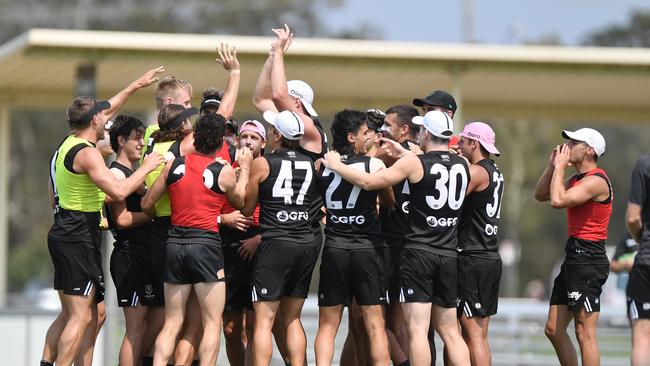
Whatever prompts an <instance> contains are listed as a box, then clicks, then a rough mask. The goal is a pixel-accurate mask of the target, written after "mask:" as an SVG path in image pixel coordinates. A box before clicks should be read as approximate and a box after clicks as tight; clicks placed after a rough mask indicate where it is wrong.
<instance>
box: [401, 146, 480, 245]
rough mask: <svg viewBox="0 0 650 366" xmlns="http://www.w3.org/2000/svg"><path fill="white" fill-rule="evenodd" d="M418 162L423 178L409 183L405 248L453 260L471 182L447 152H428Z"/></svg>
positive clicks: (456, 158) (461, 165)
mask: <svg viewBox="0 0 650 366" xmlns="http://www.w3.org/2000/svg"><path fill="white" fill-rule="evenodd" d="M418 159H419V160H420V163H421V164H422V168H423V169H424V175H423V177H422V180H420V181H419V182H417V183H413V182H411V183H409V187H410V190H411V203H410V205H409V218H410V222H411V231H410V232H409V233H407V234H406V242H405V247H406V248H416V249H423V250H428V251H430V252H433V253H436V254H439V255H446V256H456V247H457V245H458V238H457V236H456V235H457V232H458V221H459V218H460V212H461V206H462V204H463V201H464V200H465V192H466V191H467V185H468V184H469V180H470V175H469V168H468V166H467V162H466V161H465V159H463V158H461V157H460V156H457V155H454V154H452V153H450V152H448V151H430V152H428V153H425V154H422V155H418Z"/></svg>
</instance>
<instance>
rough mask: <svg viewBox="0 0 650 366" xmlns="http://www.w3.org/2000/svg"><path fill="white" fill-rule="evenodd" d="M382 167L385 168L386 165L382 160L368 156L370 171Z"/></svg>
mask: <svg viewBox="0 0 650 366" xmlns="http://www.w3.org/2000/svg"><path fill="white" fill-rule="evenodd" d="M384 168H386V165H385V164H384V162H383V161H381V160H379V159H377V158H370V173H374V172H376V171H379V170H382V169H384Z"/></svg>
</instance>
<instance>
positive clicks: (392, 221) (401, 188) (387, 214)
mask: <svg viewBox="0 0 650 366" xmlns="http://www.w3.org/2000/svg"><path fill="white" fill-rule="evenodd" d="M409 142H410V143H413V144H416V145H417V141H413V140H406V141H404V142H403V143H402V144H401V145H402V147H404V148H405V149H407V150H410V149H411V147H410V146H409ZM410 194H411V193H410V190H409V181H408V179H405V180H404V181H402V182H399V183H397V184H396V185H394V186H393V195H394V196H395V206H394V207H392V208H388V207H384V206H381V207H379V221H380V222H381V230H382V237H383V238H384V240H385V241H386V242H387V244H389V245H391V244H393V243H401V242H402V240H403V239H404V237H405V236H406V234H407V233H408V232H409V231H411V223H410V221H409V216H408V214H409V204H410V198H409V196H410ZM395 239H398V240H395Z"/></svg>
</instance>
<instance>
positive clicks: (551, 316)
mask: <svg viewBox="0 0 650 366" xmlns="http://www.w3.org/2000/svg"><path fill="white" fill-rule="evenodd" d="M562 136H563V137H564V138H566V139H568V140H569V141H568V142H567V143H564V144H562V145H558V146H557V147H556V148H555V149H554V150H553V152H552V153H551V156H550V158H549V164H548V166H547V168H546V170H545V171H544V173H543V174H542V176H541V177H540V178H539V181H538V182H537V187H536V188H535V199H537V200H538V201H550V202H551V206H552V207H553V208H566V209H567V222H568V227H569V239H568V240H567V244H566V249H565V252H566V257H565V260H564V263H563V264H562V267H561V270H560V273H559V274H558V276H557V277H556V278H555V282H554V284H553V292H552V294H551V302H550V307H549V313H548V320H547V322H546V329H545V331H546V335H547V337H548V338H549V339H550V341H551V343H552V344H553V347H554V348H555V352H556V354H557V356H558V359H559V361H560V363H561V364H562V365H577V364H578V359H577V355H576V351H575V348H574V347H573V344H572V343H571V339H570V338H569V336H568V334H567V332H566V329H567V327H568V325H569V323H570V322H571V320H574V321H575V332H576V338H577V339H578V343H579V345H580V354H581V358H582V365H589V366H591V365H600V352H599V349H598V342H597V340H596V325H597V322H598V314H599V312H600V298H599V297H600V293H601V292H602V286H603V284H604V283H605V281H606V280H607V276H608V274H609V260H608V258H607V254H606V253H605V239H607V226H608V225H609V219H610V216H611V213H612V199H613V196H612V187H611V183H610V181H609V178H608V177H607V174H606V173H605V171H604V170H603V169H601V168H598V159H599V158H600V157H601V156H602V155H603V153H604V152H605V139H604V138H603V136H602V135H601V134H600V133H599V132H598V131H596V130H594V129H592V128H581V129H579V130H577V131H566V130H565V131H563V132H562ZM570 166H573V167H574V169H575V171H576V174H574V175H573V176H571V177H570V178H569V179H568V180H567V181H565V172H566V169H567V168H568V167H570Z"/></svg>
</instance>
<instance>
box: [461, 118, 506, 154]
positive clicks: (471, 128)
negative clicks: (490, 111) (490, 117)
mask: <svg viewBox="0 0 650 366" xmlns="http://www.w3.org/2000/svg"><path fill="white" fill-rule="evenodd" d="M460 135H461V136H462V137H465V138H468V139H470V140H477V141H478V142H479V143H480V144H481V146H483V148H485V150H487V151H488V152H489V153H490V154H494V155H497V156H498V155H501V153H500V152H499V150H497V148H496V146H494V143H495V140H496V137H495V135H494V131H493V130H492V127H490V126H488V125H487V124H485V123H483V122H472V123H468V124H466V125H465V128H463V132H461V133H460Z"/></svg>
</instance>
